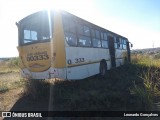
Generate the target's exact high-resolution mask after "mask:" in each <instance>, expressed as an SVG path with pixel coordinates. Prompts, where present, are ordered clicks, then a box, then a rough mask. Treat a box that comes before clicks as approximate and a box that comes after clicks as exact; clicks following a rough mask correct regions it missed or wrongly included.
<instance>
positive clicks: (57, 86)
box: [0, 55, 160, 111]
mask: <svg viewBox="0 0 160 120" xmlns="http://www.w3.org/2000/svg"><path fill="white" fill-rule="evenodd" d="M13 63H15V62H13ZM13 63H12V64H13ZM9 64H10V63H8V64H7V65H9ZM4 65H6V64H4ZM14 65H15V64H14ZM11 66H12V65H11ZM11 70H12V69H11ZM6 71H7V70H6ZM159 71H160V65H159V59H154V58H153V57H150V56H145V55H132V62H131V63H129V64H126V65H123V66H121V67H118V68H115V69H111V70H109V71H107V75H106V76H105V78H100V77H99V76H98V75H97V76H93V77H90V78H86V79H83V80H74V81H70V80H57V79H56V80H47V81H46V80H45V81H43V80H41V81H37V80H24V79H17V80H16V81H13V82H10V83H9V82H8V83H3V84H1V87H0V88H1V89H0V91H1V93H5V92H6V93H7V91H9V90H10V89H18V88H19V87H23V88H24V93H23V96H31V97H30V98H31V99H30V101H37V100H40V99H44V101H50V103H51V104H52V105H53V107H52V108H51V109H52V110H60V111H61V110H62V111H65V110H69V111H70V110H71V111H72V110H73V111H74V110H81V111H141V110H142V111H148V110H157V108H156V109H155V108H154V106H153V104H154V103H155V102H159V96H160V84H159V79H160V76H159V74H158V73H159ZM8 72H9V71H8ZM12 73H16V72H13V71H12ZM3 74H4V73H3ZM5 75H8V73H7V72H5ZM1 76H2V74H1ZM50 103H48V104H50Z"/></svg>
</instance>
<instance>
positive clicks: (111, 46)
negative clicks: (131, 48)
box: [108, 36, 116, 67]
mask: <svg viewBox="0 0 160 120" xmlns="http://www.w3.org/2000/svg"><path fill="white" fill-rule="evenodd" d="M108 45H109V52H110V59H111V67H116V61H115V47H114V37H112V36H108Z"/></svg>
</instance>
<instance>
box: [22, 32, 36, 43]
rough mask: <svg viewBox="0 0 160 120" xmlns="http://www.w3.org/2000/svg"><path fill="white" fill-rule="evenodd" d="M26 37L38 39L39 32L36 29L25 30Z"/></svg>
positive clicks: (26, 38)
mask: <svg viewBox="0 0 160 120" xmlns="http://www.w3.org/2000/svg"><path fill="white" fill-rule="evenodd" d="M24 39H25V40H30V41H31V40H37V32H36V31H30V30H24Z"/></svg>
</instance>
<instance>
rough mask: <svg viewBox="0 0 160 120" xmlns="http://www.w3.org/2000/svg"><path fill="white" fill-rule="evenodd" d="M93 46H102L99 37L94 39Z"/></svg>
mask: <svg viewBox="0 0 160 120" xmlns="http://www.w3.org/2000/svg"><path fill="white" fill-rule="evenodd" d="M93 47H101V41H100V40H99V39H93Z"/></svg>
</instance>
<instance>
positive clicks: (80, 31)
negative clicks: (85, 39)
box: [77, 24, 83, 35]
mask: <svg viewBox="0 0 160 120" xmlns="http://www.w3.org/2000/svg"><path fill="white" fill-rule="evenodd" d="M77 29H78V33H79V34H81V35H83V26H82V25H80V24H78V25H77Z"/></svg>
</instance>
